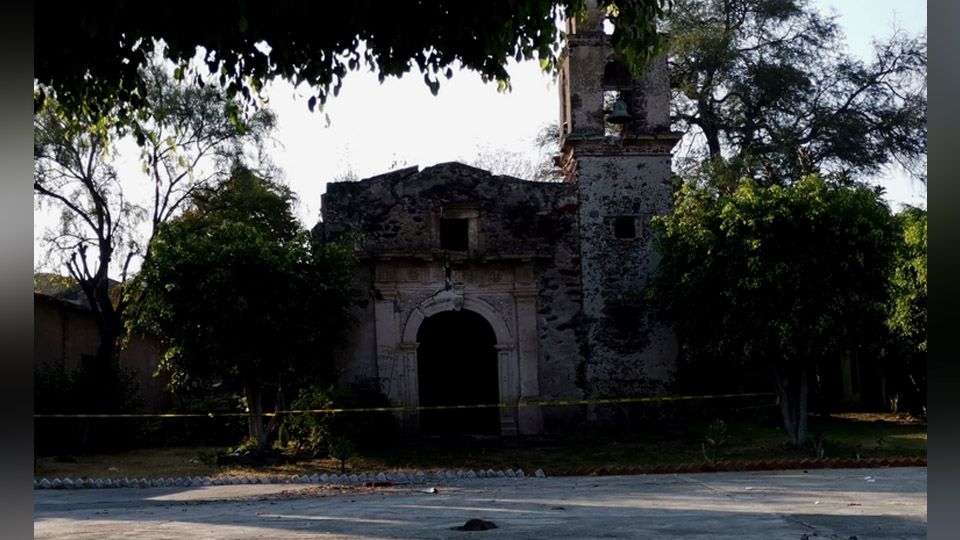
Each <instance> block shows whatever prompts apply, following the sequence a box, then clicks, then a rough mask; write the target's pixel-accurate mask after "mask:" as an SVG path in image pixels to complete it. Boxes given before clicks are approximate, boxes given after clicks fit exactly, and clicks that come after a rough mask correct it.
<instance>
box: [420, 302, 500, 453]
mask: <svg viewBox="0 0 960 540" xmlns="http://www.w3.org/2000/svg"><path fill="white" fill-rule="evenodd" d="M417 342H418V344H419V346H418V348H417V379H418V380H417V383H418V388H419V401H420V405H421V406H423V407H431V406H451V405H468V406H469V405H490V404H495V403H499V397H500V396H499V393H500V392H499V390H500V389H499V380H498V379H499V377H498V369H497V368H498V366H497V349H496V335H495V334H494V332H493V328H491V327H490V324H489V323H487V321H486V320H485V319H484V318H483V317H482V316H480V315H479V314H477V313H475V312H473V311H469V310H466V309H463V310H459V311H443V312H440V313H437V314H435V315H432V316H430V317H427V318H426V319H424V321H423V322H422V323H421V325H420V328H419V330H418V331H417ZM499 416H500V414H499V411H498V410H497V409H496V408H488V407H477V408H470V409H459V408H458V409H441V410H435V409H425V410H421V412H420V431H421V433H424V434H430V435H496V434H499V433H500V422H499Z"/></svg>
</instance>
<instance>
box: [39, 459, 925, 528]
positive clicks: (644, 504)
mask: <svg viewBox="0 0 960 540" xmlns="http://www.w3.org/2000/svg"><path fill="white" fill-rule="evenodd" d="M427 487H430V486H422V485H416V486H396V487H390V488H373V489H365V488H356V487H353V488H344V489H342V490H340V489H330V488H329V487H321V486H312V485H309V484H280V485H237V486H207V487H190V488H143V489H138V488H121V489H85V490H35V491H34V538H39V539H54V538H70V539H71V540H85V539H91V540H92V539H111V538H123V539H129V540H151V539H161V538H162V539H169V538H184V539H186V538H203V539H227V538H229V539H243V540H247V539H254V538H276V539H305V538H318V539H324V540H328V539H329V540H332V539H386V538H397V539H414V538H416V539H421V538H422V539H447V538H452V539H461V538H471V539H474V538H484V539H485V538H490V539H493V538H501V539H506V538H510V539H547V538H570V539H593V538H637V539H661V538H690V539H707V538H710V539H736V540H752V539H757V540H759V539H763V540H774V539H790V540H820V539H823V540H827V539H832V540H836V539H840V540H849V539H850V538H851V537H855V538H856V540H872V539H883V540H888V539H889V540H892V539H898V540H900V539H914V538H915V539H918V540H919V539H924V538H926V533H927V495H926V489H927V469H926V468H922V467H909V468H888V469H820V470H809V471H808V472H806V473H805V472H804V471H802V470H796V471H779V472H777V471H775V472H741V473H703V474H683V475H681V474H665V475H638V476H605V477H560V478H523V479H511V478H497V479H461V480H451V481H449V483H445V484H438V485H436V490H435V491H436V492H435V493H427V492H425V491H430V490H429V489H425V488H427ZM471 518H478V519H483V520H488V521H492V522H494V523H495V524H496V525H497V528H496V529H491V530H487V531H467V532H464V531H457V530H453V529H452V527H455V526H459V525H463V524H464V522H466V521H467V520H468V519H471Z"/></svg>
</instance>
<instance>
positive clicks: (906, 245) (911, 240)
mask: <svg viewBox="0 0 960 540" xmlns="http://www.w3.org/2000/svg"><path fill="white" fill-rule="evenodd" d="M897 222H898V224H899V225H900V228H901V230H902V234H903V243H902V245H901V249H900V250H899V252H898V255H899V256H898V259H897V265H896V267H895V268H894V272H893V275H892V277H891V279H892V284H893V290H894V302H893V310H892V311H891V313H890V318H889V320H888V324H889V325H890V328H891V330H892V331H893V332H894V333H895V334H896V335H897V336H898V337H899V338H900V339H902V340H904V341H905V343H906V346H907V347H908V348H909V349H911V350H912V351H913V352H916V353H926V351H927V211H926V210H922V209H920V208H907V209H905V210H903V211H902V212H900V213H899V214H897Z"/></svg>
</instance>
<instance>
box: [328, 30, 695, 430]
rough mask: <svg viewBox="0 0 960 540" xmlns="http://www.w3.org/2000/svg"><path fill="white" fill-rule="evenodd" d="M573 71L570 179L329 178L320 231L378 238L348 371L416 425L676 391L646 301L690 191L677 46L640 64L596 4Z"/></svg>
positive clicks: (526, 421) (363, 259)
mask: <svg viewBox="0 0 960 540" xmlns="http://www.w3.org/2000/svg"><path fill="white" fill-rule="evenodd" d="M568 37H569V41H568V46H567V50H566V54H565V55H564V60H563V65H562V69H561V73H560V78H559V87H560V133H561V149H562V151H561V155H560V156H559V158H558V159H559V163H560V164H561V166H562V168H563V170H564V173H565V175H566V182H563V183H544V182H532V181H528V180H522V179H518V178H512V177H508V176H497V175H492V174H491V173H489V172H487V171H484V170H480V169H477V168H474V167H470V166H467V165H463V164H460V163H443V164H439V165H435V166H432V167H428V168H425V169H423V170H419V169H418V168H417V167H411V168H407V169H402V170H397V171H393V172H390V173H387V174H383V175H379V176H375V177H372V178H367V179H365V180H362V181H359V182H339V183H332V184H329V185H328V186H327V191H326V194H325V195H324V196H323V199H322V221H321V223H320V224H319V225H318V226H317V232H319V233H320V234H322V235H323V237H324V238H326V239H328V240H333V239H335V238H337V237H339V236H341V235H343V234H346V233H353V234H356V235H357V236H358V238H359V239H360V253H359V256H360V263H359V267H358V272H357V279H358V286H359V288H360V289H361V291H362V293H363V298H364V301H363V302H361V304H360V306H359V307H358V308H357V313H356V315H357V320H358V324H357V326H356V327H355V330H354V333H353V336H352V338H351V340H350V346H349V348H348V350H347V351H346V352H345V354H344V355H343V357H342V358H341V359H340V360H339V362H338V366H337V367H338V370H339V371H340V373H341V375H340V377H341V381H342V382H347V383H349V382H357V381H363V380H367V381H370V380H375V381H378V384H379V388H380V390H381V391H382V392H383V393H384V394H385V395H386V396H387V397H388V398H389V399H390V400H391V402H392V403H393V404H395V405H398V406H408V407H419V406H423V407H429V406H435V405H470V404H497V403H499V404H501V406H499V407H487V408H475V409H465V410H453V411H447V410H439V411H438V410H422V411H418V412H410V413H404V414H403V415H402V417H401V420H402V423H403V428H404V430H405V431H407V432H408V433H425V434H429V433H445V432H468V433H477V434H489V435H498V434H499V435H516V434H521V435H523V434H536V433H540V432H543V431H553V430H559V429H563V428H565V427H569V426H573V425H579V424H580V423H582V422H596V421H603V420H604V417H605V414H606V413H605V410H604V409H603V407H592V406H579V407H562V406H553V407H537V406H525V404H526V403H527V402H530V401H540V400H585V399H602V398H618V397H643V396H653V395H660V394H663V393H665V392H666V391H668V389H669V388H670V386H671V383H672V380H673V377H674V372H675V367H676V366H675V362H676V353H677V350H676V349H677V346H676V341H675V338H674V336H673V334H672V332H671V331H670V330H669V329H668V328H666V327H665V326H663V325H662V324H661V323H659V322H658V321H657V320H656V319H655V318H654V317H653V315H652V313H651V311H650V309H649V308H648V306H646V305H645V303H644V301H643V298H642V291H643V288H644V286H645V283H646V282H647V280H648V278H649V276H650V275H651V272H652V271H653V270H654V267H655V265H656V264H657V260H658V256H657V254H656V253H655V252H654V251H653V249H652V235H651V230H650V227H649V222H650V219H651V217H653V216H655V215H658V214H664V213H666V212H668V210H669V209H670V205H671V203H672V185H671V150H672V148H673V146H674V145H675V144H676V142H677V141H678V140H679V134H677V133H674V132H671V131H670V120H669V97H670V92H669V81H668V76H667V69H666V61H665V59H663V58H660V59H658V60H655V61H653V62H652V63H651V64H650V65H648V67H647V70H646V72H645V73H644V74H643V76H641V77H638V78H636V77H633V76H632V75H631V73H630V72H629V70H627V68H626V67H625V65H624V64H623V63H622V62H621V61H620V60H619V59H618V58H617V57H616V56H615V55H614V53H613V51H612V48H611V47H610V43H609V36H608V35H606V34H605V33H604V32H603V30H602V24H601V19H600V17H599V16H598V15H597V14H596V13H592V14H590V15H588V17H587V18H586V20H585V21H570V22H568Z"/></svg>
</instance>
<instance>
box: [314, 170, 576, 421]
mask: <svg viewBox="0 0 960 540" xmlns="http://www.w3.org/2000/svg"><path fill="white" fill-rule="evenodd" d="M322 215H323V223H322V225H320V226H318V228H317V229H316V230H317V231H318V232H319V233H321V234H323V235H324V237H325V238H327V239H328V240H332V239H335V238H337V237H339V236H340V235H342V234H346V233H356V234H358V235H359V241H360V257H361V268H359V269H358V283H362V280H364V279H366V282H365V284H362V289H363V291H364V296H365V298H366V299H367V300H368V301H369V302H370V303H373V302H378V301H379V302H383V301H384V299H387V300H390V301H392V302H393V306H394V308H393V310H394V312H395V313H396V316H395V317H394V319H395V320H396V321H403V320H406V318H407V316H408V314H409V313H410V312H411V311H412V310H414V309H416V307H417V306H418V305H419V304H420V303H421V302H423V301H424V300H425V299H426V298H429V297H430V296H431V295H434V294H437V292H438V291H440V290H443V289H444V288H445V287H446V288H449V287H454V288H458V290H460V291H467V294H475V295H476V296H477V297H478V298H481V299H483V300H484V301H485V302H487V303H489V304H490V305H492V306H494V307H495V309H496V310H497V311H498V313H499V314H500V316H501V317H503V318H504V320H505V321H507V322H508V324H509V325H510V326H511V331H512V332H513V333H514V335H517V333H518V329H519V327H520V326H526V325H528V324H529V323H530V321H529V320H527V319H528V318H530V317H535V319H536V321H535V324H536V335H537V338H538V340H537V341H538V342H537V343H536V348H537V351H536V356H537V363H538V379H539V396H525V397H528V398H530V397H533V398H536V397H539V398H541V399H579V398H581V397H582V396H583V389H582V384H581V383H582V374H583V372H584V366H583V357H582V355H581V345H582V341H583V336H582V334H583V328H582V326H581V324H580V317H581V315H580V313H581V296H582V295H581V281H580V280H581V275H580V258H579V250H580V244H579V240H578V236H577V235H578V226H577V190H576V186H575V185H572V184H558V183H537V182H530V181H525V180H520V179H516V178H511V177H506V176H494V175H491V174H490V173H488V172H486V171H483V170H480V169H476V168H474V167H469V166H466V165H462V164H458V163H445V164H440V165H436V166H434V167H429V168H427V169H424V170H423V171H417V170H416V168H409V169H403V170H400V171H395V172H392V173H388V174H385V175H381V176H378V177H373V178H369V179H366V180H362V181H359V182H341V183H334V184H329V185H328V187H327V193H326V194H325V195H324V196H323V202H322ZM449 215H454V216H468V217H470V219H472V220H473V221H472V222H471V229H470V231H471V232H470V245H469V249H468V250H466V251H450V250H444V249H442V248H441V243H440V236H439V229H440V220H441V219H443V218H444V216H449ZM531 273H532V275H528V274H531ZM531 281H532V282H534V283H535V290H536V309H535V312H532V313H529V314H527V313H526V311H524V310H522V309H519V306H521V305H525V304H524V301H523V300H522V299H520V298H519V297H518V295H522V294H526V293H525V292H522V291H520V288H522V284H523V283H527V282H531ZM378 283H379V284H380V285H381V287H383V288H389V289H390V290H381V289H378V287H377V284H378ZM384 284H389V285H386V286H385V285H384ZM511 284H515V285H511ZM356 313H357V315H358V320H359V324H358V326H357V327H356V329H355V332H354V336H353V338H352V341H351V351H350V354H349V355H348V356H347V357H345V358H344V359H342V361H341V362H340V367H341V368H342V370H343V373H344V378H345V379H355V378H360V377H363V376H367V375H368V374H370V373H371V370H374V369H377V367H376V364H377V354H378V352H377V349H378V345H377V344H376V334H377V329H376V325H377V324H384V322H383V321H382V320H380V321H377V315H376V312H375V310H374V309H373V308H372V307H370V305H369V304H367V305H365V306H363V307H360V306H358V308H357V311H356ZM520 319H523V320H522V321H521V320H520ZM390 332H393V333H396V332H402V328H391V329H390ZM521 333H522V332H521ZM523 346H525V345H524V344H523V343H518V347H523ZM380 354H381V355H382V354H383V353H380ZM391 354H392V353H391ZM521 354H522V353H521ZM545 412H546V413H547V416H546V418H545V419H544V420H545V423H546V427H547V429H551V428H552V427H559V426H560V425H561V424H565V423H567V422H568V421H569V420H570V416H571V414H573V415H576V414H577V411H569V410H558V409H552V410H551V409H548V410H546V411H545Z"/></svg>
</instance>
